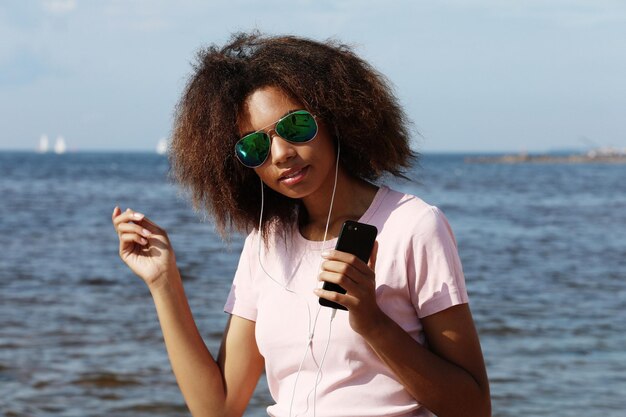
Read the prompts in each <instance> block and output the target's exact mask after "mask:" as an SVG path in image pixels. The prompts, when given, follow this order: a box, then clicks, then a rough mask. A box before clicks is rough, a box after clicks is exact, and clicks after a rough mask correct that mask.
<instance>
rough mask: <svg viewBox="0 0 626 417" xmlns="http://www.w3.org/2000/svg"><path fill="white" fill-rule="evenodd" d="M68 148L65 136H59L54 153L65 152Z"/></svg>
mask: <svg viewBox="0 0 626 417" xmlns="http://www.w3.org/2000/svg"><path fill="white" fill-rule="evenodd" d="M66 149H67V146H66V145H65V139H63V136H57V141H56V143H55V144H54V153H56V154H62V153H65V150H66Z"/></svg>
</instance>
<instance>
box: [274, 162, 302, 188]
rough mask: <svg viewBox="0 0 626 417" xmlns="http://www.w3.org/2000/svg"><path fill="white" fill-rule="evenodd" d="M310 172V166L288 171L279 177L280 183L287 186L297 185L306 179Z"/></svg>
mask: <svg viewBox="0 0 626 417" xmlns="http://www.w3.org/2000/svg"><path fill="white" fill-rule="evenodd" d="M308 170H309V167H308V166H305V167H301V168H291V169H288V170H287V171H285V172H283V173H282V174H281V175H280V177H278V181H279V182H282V183H284V184H287V185H294V184H297V183H299V182H300V181H302V180H303V179H304V176H305V175H306V173H307V171H308Z"/></svg>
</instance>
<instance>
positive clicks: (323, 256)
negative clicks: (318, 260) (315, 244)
mask: <svg viewBox="0 0 626 417" xmlns="http://www.w3.org/2000/svg"><path fill="white" fill-rule="evenodd" d="M321 255H322V258H328V257H329V256H330V251H329V250H325V251H324V252H322V253H321Z"/></svg>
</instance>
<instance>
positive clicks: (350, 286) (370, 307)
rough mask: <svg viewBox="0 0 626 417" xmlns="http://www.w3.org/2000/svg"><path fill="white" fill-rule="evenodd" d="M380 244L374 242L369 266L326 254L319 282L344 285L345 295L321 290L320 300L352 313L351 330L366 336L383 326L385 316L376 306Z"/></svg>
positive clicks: (342, 254) (349, 256)
mask: <svg viewBox="0 0 626 417" xmlns="http://www.w3.org/2000/svg"><path fill="white" fill-rule="evenodd" d="M377 252H378V242H374V247H373V249H372V254H371V255H370V259H369V262H368V263H365V262H363V261H362V260H360V259H359V258H357V257H356V256H354V255H352V254H349V253H346V252H341V251H338V250H331V251H328V252H326V253H324V254H323V255H322V256H323V257H324V259H325V260H324V262H323V263H322V270H321V272H320V275H319V277H318V279H319V280H320V281H326V282H331V283H333V284H337V285H340V286H341V287H343V288H344V289H345V290H346V293H345V294H340V293H338V292H335V291H328V290H324V289H322V288H317V289H316V290H315V294H316V295H317V296H318V297H321V298H325V299H327V300H329V301H334V302H336V303H338V304H341V305H342V306H344V307H346V308H347V309H348V312H349V313H350V316H349V317H350V318H349V320H350V326H351V327H352V329H353V330H354V331H355V332H357V333H359V334H361V335H362V336H365V335H366V334H367V333H369V332H371V331H373V330H374V329H375V328H376V326H377V324H378V323H381V322H382V321H383V320H382V319H383V317H385V314H384V313H383V312H382V310H381V309H380V308H379V307H378V304H377V303H376V280H375V278H376V274H375V273H374V267H375V265H376V253H377Z"/></svg>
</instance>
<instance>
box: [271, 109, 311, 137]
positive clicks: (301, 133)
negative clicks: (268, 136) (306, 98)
mask: <svg viewBox="0 0 626 417" xmlns="http://www.w3.org/2000/svg"><path fill="white" fill-rule="evenodd" d="M276 133H278V134H279V135H280V137H281V138H284V139H286V140H288V141H290V142H307V141H309V140H311V139H313V138H314V137H315V135H316V134H317V123H316V122H315V118H314V117H313V116H312V115H311V113H309V112H308V111H306V110H298V111H295V112H293V113H291V114H289V115H287V116H285V118H284V119H281V121H280V122H278V123H277V124H276Z"/></svg>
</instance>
